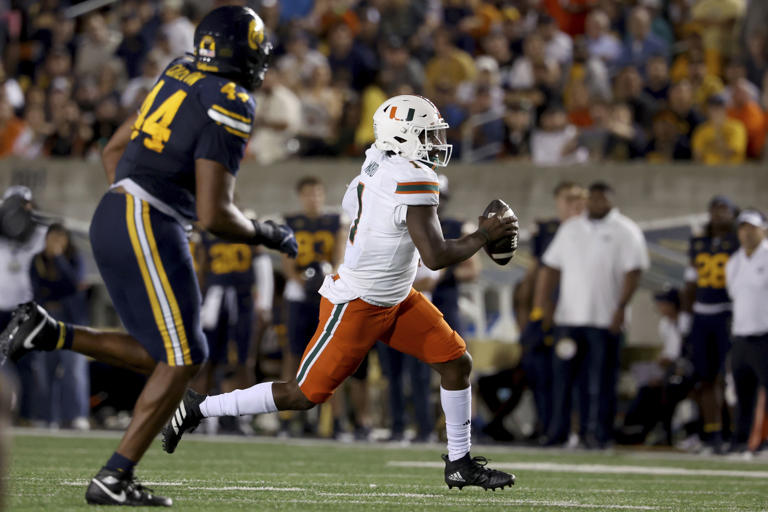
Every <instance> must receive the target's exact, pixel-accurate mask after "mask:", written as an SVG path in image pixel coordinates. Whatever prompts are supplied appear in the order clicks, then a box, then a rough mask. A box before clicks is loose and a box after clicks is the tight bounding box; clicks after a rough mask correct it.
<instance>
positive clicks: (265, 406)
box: [200, 382, 277, 418]
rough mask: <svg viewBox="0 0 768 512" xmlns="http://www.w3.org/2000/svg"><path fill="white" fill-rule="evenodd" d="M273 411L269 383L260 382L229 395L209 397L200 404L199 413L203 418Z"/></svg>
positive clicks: (275, 408) (273, 400)
mask: <svg viewBox="0 0 768 512" xmlns="http://www.w3.org/2000/svg"><path fill="white" fill-rule="evenodd" d="M275 411H277V406H276V405H275V398H274V396H273V395H272V383H271V382H262V383H261V384H256V385H255V386H251V387H250V388H248V389H236V390H234V391H232V392H230V393H223V394H221V395H213V396H209V397H208V398H206V399H205V400H203V401H202V403H201V404H200V412H201V413H203V417H205V418H210V417H212V416H240V415H241V414H262V413H265V412H275Z"/></svg>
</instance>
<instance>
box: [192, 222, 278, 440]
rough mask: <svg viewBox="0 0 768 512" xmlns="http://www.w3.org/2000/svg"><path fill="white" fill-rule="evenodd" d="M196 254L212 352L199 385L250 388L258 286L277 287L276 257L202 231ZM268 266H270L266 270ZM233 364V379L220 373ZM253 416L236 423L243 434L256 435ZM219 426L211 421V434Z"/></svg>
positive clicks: (197, 381)
mask: <svg viewBox="0 0 768 512" xmlns="http://www.w3.org/2000/svg"><path fill="white" fill-rule="evenodd" d="M195 256H196V262H197V266H198V275H199V276H201V277H200V288H201V290H204V293H203V297H204V298H203V305H202V309H201V311H200V322H201V324H202V326H203V332H204V333H205V337H206V339H207V340H208V349H209V351H210V352H209V353H210V355H209V356H208V362H207V363H206V365H205V367H204V368H203V369H202V370H201V372H200V374H198V376H197V378H196V379H195V385H194V386H193V387H194V388H196V389H198V390H200V391H201V392H203V393H208V392H210V391H212V390H214V389H217V388H218V389H221V390H222V391H223V392H226V391H231V390H232V389H237V388H242V387H244V386H246V387H247V386H250V385H252V384H253V383H254V382H253V379H254V368H253V367H249V365H248V363H249V361H251V362H253V360H252V358H251V345H252V343H251V342H252V339H253V325H254V312H255V311H256V297H257V294H258V292H257V288H256V287H257V286H258V287H259V288H261V289H262V290H269V289H271V288H272V283H271V281H272V264H271V261H270V259H269V257H268V256H266V255H264V254H263V253H261V251H260V249H259V248H258V247H255V246H251V245H248V244H239V243H231V242H227V241H225V240H221V239H219V238H216V237H215V236H213V235H210V234H208V233H205V232H203V233H201V234H200V243H199V244H197V245H196V246H195ZM265 264H266V268H262V267H264V265H265ZM259 278H260V279H259ZM265 281H266V282H265ZM230 342H234V343H233V344H231V343H230ZM233 345H234V346H233ZM230 362H232V366H233V367H234V374H233V375H231V377H232V378H231V379H226V378H225V377H226V375H217V370H218V369H221V367H222V366H224V367H227V366H228V365H229V363H230ZM217 377H218V379H217ZM217 380H218V382H217ZM250 420H251V418H250V417H248V416H241V417H240V418H239V419H238V422H237V425H236V426H235V428H236V430H237V432H239V433H241V434H252V433H253V428H252V427H251V425H250ZM217 425H218V423H217V422H210V423H208V424H207V425H206V427H207V428H208V432H209V433H214V432H215V431H216V426H217Z"/></svg>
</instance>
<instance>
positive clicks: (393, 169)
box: [389, 158, 440, 195]
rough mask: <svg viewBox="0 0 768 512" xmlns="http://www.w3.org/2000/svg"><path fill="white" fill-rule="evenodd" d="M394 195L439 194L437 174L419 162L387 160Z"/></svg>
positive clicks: (397, 159) (400, 159) (401, 159)
mask: <svg viewBox="0 0 768 512" xmlns="http://www.w3.org/2000/svg"><path fill="white" fill-rule="evenodd" d="M389 166H390V176H392V179H393V180H394V181H395V194H435V195H439V194H440V182H439V181H438V177H437V173H436V172H435V171H433V170H432V169H430V168H429V167H427V166H426V165H424V164H422V163H420V162H414V161H412V160H406V159H405V158H392V159H390V160H389Z"/></svg>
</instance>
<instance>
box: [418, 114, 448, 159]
mask: <svg viewBox="0 0 768 512" xmlns="http://www.w3.org/2000/svg"><path fill="white" fill-rule="evenodd" d="M447 128H448V123H446V122H445V121H443V122H442V123H440V124H437V125H434V126H428V127H426V128H420V127H414V128H413V130H414V132H415V133H416V137H417V139H418V141H419V144H418V147H417V149H416V152H415V155H414V160H418V161H419V162H423V163H425V164H427V165H434V166H436V167H445V166H446V165H448V162H449V161H450V160H451V154H452V153H453V145H452V144H448V139H447V137H446V129H447Z"/></svg>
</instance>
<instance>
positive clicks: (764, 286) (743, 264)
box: [725, 209, 768, 449]
mask: <svg viewBox="0 0 768 512" xmlns="http://www.w3.org/2000/svg"><path fill="white" fill-rule="evenodd" d="M738 225H739V228H738V235H739V243H740V244H741V248H740V249H739V250H738V251H737V252H736V253H735V254H734V255H733V256H731V258H730V259H729V260H728V263H727V265H726V267H725V274H726V284H727V287H728V293H729V294H730V296H731V298H732V299H733V324H732V327H731V328H732V332H733V347H732V348H731V369H732V371H733V380H734V382H735V384H736V397H737V399H738V413H737V418H736V432H735V433H734V443H735V445H734V447H735V448H737V449H739V448H743V447H745V446H746V443H747V439H748V438H749V433H750V429H751V426H752V416H753V413H754V410H755V399H756V398H757V392H758V387H759V386H762V387H768V240H766V234H765V230H766V228H768V225H766V220H765V216H764V215H763V214H762V213H760V212H759V211H757V210H753V209H746V210H744V211H743V212H741V214H740V215H739V217H738Z"/></svg>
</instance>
